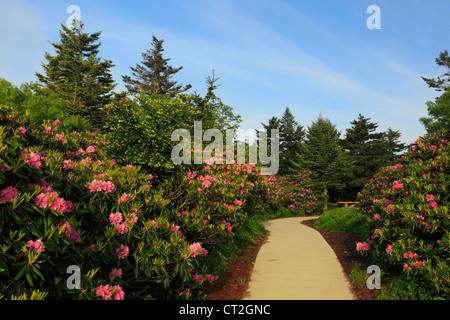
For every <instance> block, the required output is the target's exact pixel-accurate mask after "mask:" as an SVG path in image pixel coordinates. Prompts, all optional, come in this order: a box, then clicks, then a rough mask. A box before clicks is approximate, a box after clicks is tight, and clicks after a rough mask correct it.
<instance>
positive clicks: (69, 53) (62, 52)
mask: <svg viewBox="0 0 450 320" xmlns="http://www.w3.org/2000/svg"><path fill="white" fill-rule="evenodd" d="M83 26H84V25H83V23H81V22H78V23H76V24H75V23H74V24H73V27H72V28H68V27H66V26H65V25H63V24H61V28H62V29H61V30H60V31H59V34H60V37H61V40H60V42H59V43H51V45H52V46H53V47H54V48H55V51H56V55H54V56H52V55H50V54H49V53H48V52H46V53H45V56H44V57H45V59H46V60H47V63H46V64H45V63H42V66H43V68H44V72H45V75H43V74H41V73H36V76H37V78H38V80H39V82H40V83H41V84H42V85H43V86H44V89H45V90H48V91H51V92H55V93H57V94H58V95H59V96H60V97H62V98H63V99H64V100H66V101H68V102H69V103H70V110H69V111H70V113H71V114H73V115H80V116H84V117H87V118H89V119H90V120H91V122H92V123H93V124H97V123H100V122H101V121H102V120H103V117H104V108H103V107H104V106H105V105H106V104H108V103H109V102H110V100H111V95H112V93H111V90H113V89H114V87H115V86H116V84H114V81H113V78H112V75H111V73H110V69H111V68H112V67H114V65H113V63H112V61H111V60H101V59H100V57H99V56H98V53H99V47H100V45H101V43H100V42H98V40H99V37H100V34H101V31H99V32H95V33H92V34H88V33H85V32H82V30H83Z"/></svg>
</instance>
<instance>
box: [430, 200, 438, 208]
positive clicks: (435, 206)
mask: <svg viewBox="0 0 450 320" xmlns="http://www.w3.org/2000/svg"><path fill="white" fill-rule="evenodd" d="M437 207H438V205H437V203H436V202H435V201H431V202H430V208H435V209H436V208H437Z"/></svg>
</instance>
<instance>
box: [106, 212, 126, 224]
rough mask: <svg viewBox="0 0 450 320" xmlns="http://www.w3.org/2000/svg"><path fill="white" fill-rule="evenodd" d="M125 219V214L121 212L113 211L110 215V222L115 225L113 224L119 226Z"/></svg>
mask: <svg viewBox="0 0 450 320" xmlns="http://www.w3.org/2000/svg"><path fill="white" fill-rule="evenodd" d="M122 220H123V216H122V213H120V212H116V213H111V214H110V215H109V222H110V223H111V224H112V225H113V226H116V227H117V226H118V225H119V224H120V223H121V222H122Z"/></svg>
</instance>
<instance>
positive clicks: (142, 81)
mask: <svg viewBox="0 0 450 320" xmlns="http://www.w3.org/2000/svg"><path fill="white" fill-rule="evenodd" d="M163 43H164V40H158V39H157V38H156V37H155V36H153V41H152V46H153V48H152V49H151V50H147V51H146V52H144V53H142V57H143V61H142V64H137V65H136V67H135V68H133V67H131V70H132V71H133V72H132V75H133V77H134V79H132V78H131V77H130V76H122V79H123V81H124V82H125V83H126V84H125V87H126V88H127V90H128V92H129V93H130V94H137V93H140V92H143V93H145V94H149V95H150V94H153V93H157V94H163V95H169V96H175V95H177V94H179V93H182V92H185V91H187V90H189V89H190V88H191V85H190V84H189V85H187V86H185V87H183V85H181V84H178V82H177V81H172V80H171V78H172V77H173V76H174V75H175V74H176V73H177V72H178V71H180V70H181V69H183V67H182V66H181V67H178V68H173V67H171V66H169V65H168V64H167V62H168V61H169V60H170V59H168V58H166V59H165V58H163V52H164V49H163Z"/></svg>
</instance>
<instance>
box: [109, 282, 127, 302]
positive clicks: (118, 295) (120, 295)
mask: <svg viewBox="0 0 450 320" xmlns="http://www.w3.org/2000/svg"><path fill="white" fill-rule="evenodd" d="M112 289H113V292H114V293H113V295H112V298H113V299H114V300H123V299H124V297H125V292H123V289H122V288H121V287H120V286H119V285H115V286H112Z"/></svg>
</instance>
